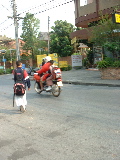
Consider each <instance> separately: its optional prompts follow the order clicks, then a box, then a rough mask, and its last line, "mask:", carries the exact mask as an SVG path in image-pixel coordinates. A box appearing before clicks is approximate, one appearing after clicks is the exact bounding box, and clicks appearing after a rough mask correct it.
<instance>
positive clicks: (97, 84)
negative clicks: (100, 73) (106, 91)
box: [30, 77, 120, 87]
mask: <svg viewBox="0 0 120 160" xmlns="http://www.w3.org/2000/svg"><path fill="white" fill-rule="evenodd" d="M30 80H31V81H35V80H34V79H33V78H31V77H30ZM62 82H63V84H74V85H86V86H108V87H120V84H107V83H90V82H77V81H69V80H68V81H62Z"/></svg>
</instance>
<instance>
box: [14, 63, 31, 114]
mask: <svg viewBox="0 0 120 160" xmlns="http://www.w3.org/2000/svg"><path fill="white" fill-rule="evenodd" d="M16 66H17V68H16V69H15V70H14V71H13V74H14V82H15V84H16V83H21V84H24V85H25V94H24V95H22V96H19V95H18V96H17V95H15V102H16V105H17V107H18V108H19V110H20V111H21V112H25V111H26V105H27V100H26V87H28V90H30V85H31V84H30V79H29V76H28V74H27V72H26V70H23V69H22V62H21V61H16Z"/></svg>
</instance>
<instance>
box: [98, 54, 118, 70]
mask: <svg viewBox="0 0 120 160" xmlns="http://www.w3.org/2000/svg"><path fill="white" fill-rule="evenodd" d="M97 67H98V68H107V67H114V68H119V67H120V61H119V60H116V61H115V60H113V59H112V58H108V57H107V58H105V59H104V60H102V61H99V62H97Z"/></svg>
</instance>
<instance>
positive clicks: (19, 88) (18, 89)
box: [14, 83, 25, 96]
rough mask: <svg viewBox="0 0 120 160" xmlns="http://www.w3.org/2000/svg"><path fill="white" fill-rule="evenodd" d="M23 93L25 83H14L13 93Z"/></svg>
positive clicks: (20, 94) (21, 94) (19, 94)
mask: <svg viewBox="0 0 120 160" xmlns="http://www.w3.org/2000/svg"><path fill="white" fill-rule="evenodd" d="M24 94H25V85H24V84H22V83H15V84H14V95H17V96H23V95H24Z"/></svg>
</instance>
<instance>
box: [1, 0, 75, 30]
mask: <svg viewBox="0 0 120 160" xmlns="http://www.w3.org/2000/svg"><path fill="white" fill-rule="evenodd" d="M54 1H55V0H50V1H49V2H48V3H44V4H40V5H39V6H34V7H32V8H30V9H28V10H26V11H23V12H22V13H19V14H17V16H20V15H22V14H25V13H28V12H29V11H32V10H33V9H36V8H38V9H39V8H40V7H43V8H45V9H43V10H41V11H37V12H36V13H33V14H34V15H37V14H40V13H43V12H46V11H49V10H51V9H54V8H57V7H60V6H62V5H66V4H69V3H71V2H73V1H74V0H69V1H68V0H65V1H64V2H63V3H58V4H57V5H55V4H54V3H53V4H52V6H50V4H51V2H54ZM34 12H35V11H34ZM6 21H7V20H5V21H4V22H2V23H1V24H0V27H1V25H2V24H4V23H5V22H6ZM12 25H13V23H12V24H10V25H9V26H6V27H5V28H2V29H1V30H0V31H1V32H2V31H4V30H6V29H8V28H9V27H11V26H12Z"/></svg>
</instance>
